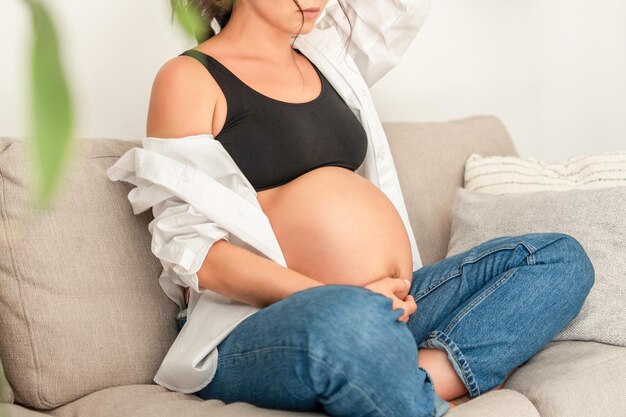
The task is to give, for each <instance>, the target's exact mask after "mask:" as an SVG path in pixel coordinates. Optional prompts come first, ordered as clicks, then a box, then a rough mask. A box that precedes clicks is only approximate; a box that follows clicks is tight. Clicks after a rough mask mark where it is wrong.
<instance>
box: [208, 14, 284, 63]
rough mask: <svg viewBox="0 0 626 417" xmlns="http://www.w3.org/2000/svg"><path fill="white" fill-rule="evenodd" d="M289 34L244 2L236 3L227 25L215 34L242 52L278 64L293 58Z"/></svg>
mask: <svg viewBox="0 0 626 417" xmlns="http://www.w3.org/2000/svg"><path fill="white" fill-rule="evenodd" d="M292 36H293V35H291V34H290V33H288V32H285V31H284V30H281V29H279V28H277V27H275V26H273V25H272V24H271V23H270V22H267V21H266V20H263V18H262V17H260V16H259V15H258V14H257V13H256V12H255V11H254V10H252V9H251V8H250V7H248V6H247V5H246V4H245V3H239V4H237V5H236V7H235V8H234V9H233V12H232V14H231V17H230V19H229V20H228V24H227V25H226V27H224V29H223V30H221V31H220V32H219V33H218V34H217V35H216V37H221V38H223V39H224V40H228V43H229V44H230V45H232V47H233V49H236V50H237V51H240V52H241V54H245V55H249V56H250V57H254V58H259V59H263V60H266V61H275V62H277V63H281V62H288V61H289V62H291V61H292V60H293V58H292V57H293V54H294V51H293V48H292V47H291V43H292Z"/></svg>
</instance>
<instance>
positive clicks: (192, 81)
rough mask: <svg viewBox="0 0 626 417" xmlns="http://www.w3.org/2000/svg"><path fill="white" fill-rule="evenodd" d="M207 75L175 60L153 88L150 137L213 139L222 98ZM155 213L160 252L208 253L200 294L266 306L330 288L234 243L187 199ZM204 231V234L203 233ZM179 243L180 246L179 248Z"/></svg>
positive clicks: (198, 286)
mask: <svg viewBox="0 0 626 417" xmlns="http://www.w3.org/2000/svg"><path fill="white" fill-rule="evenodd" d="M185 60H187V61H185ZM207 77H210V74H209V73H208V72H207V71H206V69H204V68H203V67H201V66H200V65H199V64H198V63H196V61H195V60H191V59H188V58H187V57H178V58H175V59H174V60H170V61H169V62H168V63H166V64H165V65H164V67H163V68H162V69H161V70H160V71H159V73H158V74H157V77H156V79H155V82H154V85H153V89H152V96H151V101H150V109H149V116H148V127H147V134H148V136H149V137H163V138H179V137H184V136H186V135H191V134H197V133H207V134H209V135H211V132H212V126H211V124H212V122H211V121H212V120H213V111H214V108H215V103H216V100H217V95H216V92H215V90H214V89H212V88H211V83H210V82H207ZM171 140H176V139H171ZM207 140H209V139H207ZM199 192H201V191H200V190H199ZM153 212H155V220H154V222H153V223H152V225H151V229H150V230H151V232H152V234H153V250H154V251H156V253H157V254H161V253H162V254H163V255H162V257H166V256H168V255H169V254H170V253H180V252H181V251H182V249H181V246H180V245H181V244H183V243H181V242H183V241H184V242H188V244H186V245H185V246H184V250H187V249H189V250H190V251H192V252H193V253H200V248H201V247H204V250H206V255H205V258H204V260H203V262H202V265H201V266H200V267H199V270H197V273H196V275H197V280H196V279H194V280H193V284H191V283H190V284H189V285H190V286H192V287H193V288H194V289H195V290H197V291H199V292H202V291H203V290H204V289H208V290H211V291H213V292H215V293H218V294H221V295H224V296H226V297H228V298H231V299H233V300H236V301H239V302H243V303H246V304H249V305H253V306H256V307H265V306H267V305H270V304H272V303H274V302H276V301H278V300H280V299H283V298H285V297H287V296H289V295H290V294H292V293H294V292H297V291H300V290H303V289H306V288H311V287H315V286H321V285H324V284H323V283H321V282H319V281H316V280H314V279H312V278H309V277H307V276H304V275H302V274H300V273H298V272H296V271H293V270H291V269H288V268H285V267H283V266H282V265H280V264H278V263H276V262H274V261H272V260H270V259H268V258H266V257H264V256H261V255H257V254H255V253H253V252H252V251H249V250H247V249H245V248H243V247H240V246H237V245H234V244H232V243H230V242H229V241H228V239H229V235H228V234H227V233H226V232H225V231H223V230H221V228H220V227H219V225H217V224H215V223H211V224H207V223H208V220H207V219H206V218H204V217H203V216H202V215H201V214H200V213H198V212H197V211H196V210H193V207H190V206H189V204H188V203H187V202H185V201H177V200H176V199H170V200H168V201H167V202H166V204H159V205H158V206H157V207H155V208H153ZM199 230H202V231H203V232H202V233H203V234H198V231H199ZM174 245H178V246H177V247H176V248H174ZM170 246H171V250H170V251H168V247H170ZM193 269H194V270H195V269H196V268H193ZM187 288H189V287H187Z"/></svg>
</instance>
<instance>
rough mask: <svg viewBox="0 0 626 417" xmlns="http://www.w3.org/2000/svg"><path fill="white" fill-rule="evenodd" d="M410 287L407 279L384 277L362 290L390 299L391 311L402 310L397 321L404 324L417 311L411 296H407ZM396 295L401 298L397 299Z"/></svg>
mask: <svg viewBox="0 0 626 417" xmlns="http://www.w3.org/2000/svg"><path fill="white" fill-rule="evenodd" d="M410 286H411V283H410V282H409V280H407V279H404V278H393V277H385V278H381V279H379V280H376V281H373V282H370V283H369V284H367V285H365V287H364V288H367V289H368V290H370V291H373V292H375V293H378V294H382V295H384V296H385V297H387V298H390V299H391V301H392V306H391V309H392V310H397V309H399V308H401V309H402V310H404V313H403V314H402V315H401V316H400V317H398V320H399V321H401V322H403V323H406V322H408V321H409V316H410V315H411V314H413V313H415V312H416V311H417V304H416V303H415V300H414V299H413V296H412V295H410V294H408V295H407V292H408V290H409V288H410ZM398 295H400V297H402V298H399V297H398Z"/></svg>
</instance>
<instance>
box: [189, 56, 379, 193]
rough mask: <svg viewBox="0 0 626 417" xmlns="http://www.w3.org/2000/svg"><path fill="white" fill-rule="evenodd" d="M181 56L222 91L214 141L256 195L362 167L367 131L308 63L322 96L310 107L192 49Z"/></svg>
mask: <svg viewBox="0 0 626 417" xmlns="http://www.w3.org/2000/svg"><path fill="white" fill-rule="evenodd" d="M296 51H297V52H298V53H300V54H301V55H303V56H304V54H302V53H301V52H300V51H298V50H297V49H296ZM180 55H187V56H191V57H193V58H195V59H197V60H198V61H200V63H202V64H203V65H204V66H205V67H206V69H207V70H208V71H209V72H210V73H211V75H212V76H213V78H214V79H215V81H216V82H217V83H218V85H219V86H220V87H221V89H222V92H223V93H224V96H225V97H226V102H227V107H228V109H227V114H226V122H225V124H224V127H223V128H222V130H221V131H220V133H219V134H218V135H217V136H215V139H216V140H219V141H220V142H221V144H222V145H223V146H224V148H225V149H226V150H227V151H228V153H229V154H230V156H231V157H232V158H233V160H234V161H235V162H236V163H237V166H238V167H239V169H240V170H241V172H242V173H243V174H244V175H245V177H246V178H247V179H248V181H250V183H251V184H252V186H253V187H254V189H255V190H256V191H262V190H266V189H269V188H273V187H277V186H279V185H283V184H285V183H287V182H289V181H291V180H293V179H294V178H296V177H298V176H300V175H302V174H304V173H306V172H308V171H311V170H313V169H315V168H318V167H321V166H327V165H334V166H339V167H344V168H347V169H350V170H352V171H355V170H357V169H358V168H359V167H360V166H361V164H362V163H363V160H364V159H365V154H366V151H367V135H366V133H365V130H364V129H363V125H362V124H361V122H360V121H359V120H358V119H357V117H356V116H355V115H354V113H353V112H352V110H350V108H349V107H348V106H347V105H346V103H345V102H344V101H343V99H342V98H341V96H340V95H339V94H338V93H337V91H336V90H335V89H334V88H333V86H332V85H331V84H330V83H329V82H328V80H327V79H326V78H325V77H324V76H323V75H322V73H321V72H320V70H319V69H318V68H317V67H316V66H315V64H313V63H312V62H311V61H310V60H309V62H311V64H312V65H313V67H314V68H315V71H316V72H317V74H318V75H319V77H320V80H321V82H322V91H321V93H320V95H319V96H318V97H317V98H315V99H313V100H311V101H309V102H306V103H288V102H285V101H280V100H276V99H273V98H271V97H268V96H266V95H264V94H261V93H259V92H258V91H256V90H254V89H253V88H252V87H250V86H248V85H247V84H245V83H244V82H243V81H241V80H240V79H239V78H237V76H235V74H233V73H232V72H231V71H230V70H229V69H228V68H226V67H225V66H224V65H222V64H221V63H220V62H219V61H217V60H216V59H215V58H213V57H211V56H209V55H207V54H205V53H203V52H200V51H198V50H195V49H189V50H187V51H185V52H183V53H182V54H180ZM305 58H306V56H305ZM307 59H308V58H307Z"/></svg>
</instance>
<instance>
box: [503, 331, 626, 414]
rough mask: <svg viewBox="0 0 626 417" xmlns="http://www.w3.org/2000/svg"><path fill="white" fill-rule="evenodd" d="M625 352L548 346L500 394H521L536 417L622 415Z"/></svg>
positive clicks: (576, 344) (578, 344) (575, 344)
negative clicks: (532, 406)
mask: <svg viewBox="0 0 626 417" xmlns="http://www.w3.org/2000/svg"><path fill="white" fill-rule="evenodd" d="M624 375H626V349H624V348H623V347H618V346H611V345H607V344H603V343H596V342H583V341H565V342H550V343H549V344H548V345H547V346H545V347H544V348H543V349H542V350H541V351H540V352H538V353H537V354H535V356H533V357H532V358H531V359H530V360H529V361H528V362H526V364H525V365H524V366H522V367H521V368H519V369H518V370H517V371H515V372H514V373H513V374H512V375H511V377H510V378H509V379H508V380H507V382H506V383H505V388H508V389H511V390H515V391H518V392H520V393H522V394H524V395H525V396H526V397H527V398H528V399H530V401H532V403H533V404H534V405H535V407H536V408H537V410H538V411H539V414H540V415H541V416H542V417H589V416H616V417H618V416H624V415H626V395H624V393H625V392H626V389H625V386H624Z"/></svg>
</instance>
